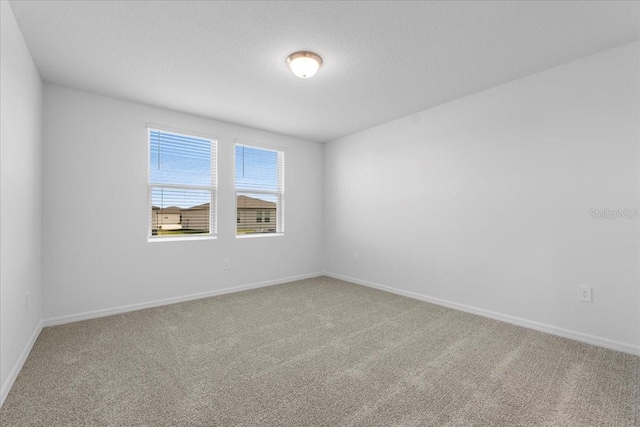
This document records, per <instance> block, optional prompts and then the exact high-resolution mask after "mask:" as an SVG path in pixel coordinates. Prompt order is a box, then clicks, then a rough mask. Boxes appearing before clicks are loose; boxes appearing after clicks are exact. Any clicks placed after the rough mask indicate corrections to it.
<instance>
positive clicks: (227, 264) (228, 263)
mask: <svg viewBox="0 0 640 427" xmlns="http://www.w3.org/2000/svg"><path fill="white" fill-rule="evenodd" d="M222 268H223V269H224V270H230V269H231V261H230V260H229V258H225V259H224V262H223V263H222Z"/></svg>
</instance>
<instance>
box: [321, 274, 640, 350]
mask: <svg viewBox="0 0 640 427" xmlns="http://www.w3.org/2000/svg"><path fill="white" fill-rule="evenodd" d="M324 274H325V276H328V277H333V278H334V279H340V280H344V281H346V282H351V283H355V284H358V285H362V286H367V287H369V288H374V289H378V290H381V291H386V292H391V293H393V294H397V295H402V296H405V297H409V298H413V299H417V300H421V301H426V302H430V303H432V304H437V305H441V306H443V307H448V308H452V309H454V310H459V311H464V312H467V313H471V314H477V315H478V316H482V317H488V318H490V319H494V320H500V321H502V322H507V323H511V324H513V325H517V326H523V327H525V328H529V329H534V330H536V331H540V332H545V333H547V334H551V335H557V336H560V337H564V338H569V339H572V340H576V341H581V342H584V343H587V344H592V345H597V346H599V347H604V348H608V349H611V350H617V351H622V352H624V353H630V354H634V355H640V346H637V345H633V344H628V343H625V342H621V341H615V340H611V339H609V338H603V337H598V336H595V335H589V334H585V333H582V332H577V331H572V330H569V329H563V328H558V327H556V326H552V325H547V324H544V323H539V322H535V321H533V320H527V319H523V318H521V317H515V316H510V315H508V314H502V313H497V312H495V311H490V310H485V309H482V308H477V307H472V306H469V305H465V304H459V303H457V302H452V301H447V300H443V299H440V298H434V297H430V296H427V295H423V294H419V293H416V292H410V291H404V290H402V289H397V288H393V287H391V286H385V285H379V284H377V283H372V282H368V281H366V280H360V279H355V278H353V277H348V276H343V275H341V274H335V273H329V272H325V273H324Z"/></svg>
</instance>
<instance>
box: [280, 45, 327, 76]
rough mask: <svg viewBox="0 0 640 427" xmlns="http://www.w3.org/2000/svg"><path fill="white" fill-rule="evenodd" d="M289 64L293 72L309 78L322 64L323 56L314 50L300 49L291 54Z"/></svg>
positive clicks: (288, 59)
mask: <svg viewBox="0 0 640 427" xmlns="http://www.w3.org/2000/svg"><path fill="white" fill-rule="evenodd" d="M287 65H288V66H289V68H291V71H292V72H293V74H295V75H296V76H298V77H302V78H303V79H307V78H309V77H312V76H313V75H314V74H315V73H316V72H317V71H318V69H319V68H320V66H321V65H322V58H320V56H318V55H317V54H315V53H313V52H307V51H300V52H295V53H292V54H291V55H289V57H288V58H287Z"/></svg>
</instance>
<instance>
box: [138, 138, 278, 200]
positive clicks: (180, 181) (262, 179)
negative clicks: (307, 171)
mask: <svg viewBox="0 0 640 427" xmlns="http://www.w3.org/2000/svg"><path fill="white" fill-rule="evenodd" d="M149 135H150V141H149V143H150V149H149V168H150V171H149V179H150V182H151V185H152V189H151V200H152V204H153V206H157V207H160V208H168V207H171V206H177V207H179V208H190V207H193V206H197V205H201V204H204V203H210V201H211V195H210V192H209V191H208V190H198V189H186V188H185V189H181V188H166V187H164V188H163V187H162V184H172V185H184V186H211V185H212V184H211V182H212V178H211V173H212V165H211V149H212V147H211V141H210V140H208V139H204V138H197V137H191V136H184V135H177V134H173V133H168V132H162V131H157V130H150V133H149ZM235 184H236V190H237V191H239V192H242V193H243V194H245V195H246V196H249V197H253V198H259V199H262V200H266V201H270V202H277V197H276V196H274V195H270V194H260V193H254V192H253V191H255V190H264V191H273V192H277V191H278V153H277V152H275V151H271V150H264V149H260V148H255V147H249V146H245V145H236V147H235ZM243 190H246V191H243ZM252 190H253V191H252Z"/></svg>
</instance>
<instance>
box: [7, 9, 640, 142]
mask: <svg viewBox="0 0 640 427" xmlns="http://www.w3.org/2000/svg"><path fill="white" fill-rule="evenodd" d="M11 6H12V8H13V10H14V13H15V15H16V19H17V21H18V23H19V25H20V28H21V29H22V32H23V34H24V37H25V39H26V41H27V45H28V46H29V49H30V50H31V54H32V55H33V58H34V60H35V63H36V65H37V67H38V70H39V71H40V74H41V76H42V78H43V80H44V81H46V82H52V83H57V84H61V85H64V86H69V87H73V88H78V89H82V90H87V91H90V92H94V93H99V94H104V95H109V96H113V97H117V98H121V99H127V100H132V101H137V102H142V103H146V104H151V105H157V106H161V107H166V108H171V109H175V110H180V111H184V112H188V113H192V114H197V115H202V116H206V117H212V118H216V119H219V120H225V121H229V122H234V123H238V124H243V125H247V126H253V127H257V128H262V129H266V130H271V131H275V132H280V133H283V134H288V135H293V136H298V137H302V138H305V139H310V140H315V141H329V140H332V139H334V138H337V137H340V136H344V135H348V134H350V133H353V132H356V131H359V130H362V129H365V128H368V127H371V126H374V125H377V124H380V123H384V122H387V121H389V120H393V119H396V118H399V117H402V116H405V115H408V114H412V113H415V112H418V111H421V110H424V109H426V108H429V107H432V106H435V105H438V104H442V103H444V102H447V101H451V100H454V99H457V98H460V97H463V96H466V95H470V94H472V93H475V92H478V91H481V90H484V89H487V88H490V87H493V86H497V85H500V84H502V83H506V82H508V81H511V80H515V79H518V78H520V77H523V76H526V75H529V74H533V73H535V72H538V71H541V70H544V69H547V68H550V67H553V66H556V65H560V64H562V63H565V62H568V61H571V60H574V59H577V58H580V57H583V56H586V55H590V54H593V53H596V52H598V51H601V50H605V49H608V48H611V47H614V46H617V45H620V44H623V43H627V42H630V41H633V40H637V39H638V37H639V28H640V20H639V16H640V4H639V3H637V2H611V1H609V2H578V1H576V2H513V1H512V2H486V3H483V2H177V1H176V2H169V1H162V2H152V1H130V2H125V1H114V2H101V1H83V2H78V1H71V2H64V1H57V2H54V1H49V2H31V1H27V2H19V1H12V2H11ZM297 50H312V51H314V52H316V53H318V54H320V56H322V58H323V60H324V65H323V67H322V68H321V69H320V71H319V72H318V74H317V75H316V76H315V77H313V78H311V79H300V78H297V77H295V76H294V75H293V74H292V73H291V72H290V71H289V69H288V68H287V67H286V65H285V59H286V57H287V55H288V54H290V53H292V52H294V51H297Z"/></svg>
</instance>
